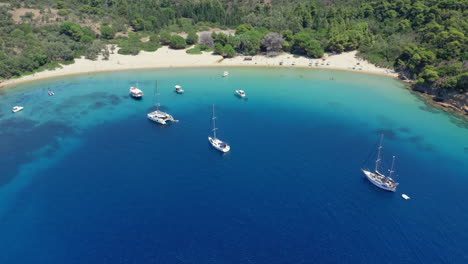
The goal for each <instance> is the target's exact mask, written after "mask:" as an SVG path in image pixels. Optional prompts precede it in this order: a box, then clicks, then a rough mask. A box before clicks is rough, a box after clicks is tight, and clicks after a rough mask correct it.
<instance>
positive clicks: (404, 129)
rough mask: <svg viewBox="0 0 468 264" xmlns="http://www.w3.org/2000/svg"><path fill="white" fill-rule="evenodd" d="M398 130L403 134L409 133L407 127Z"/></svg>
mask: <svg viewBox="0 0 468 264" xmlns="http://www.w3.org/2000/svg"><path fill="white" fill-rule="evenodd" d="M398 130H399V131H400V132H403V133H411V130H410V129H409V128H407V127H400V128H399V129H398Z"/></svg>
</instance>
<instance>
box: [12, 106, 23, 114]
mask: <svg viewBox="0 0 468 264" xmlns="http://www.w3.org/2000/svg"><path fill="white" fill-rule="evenodd" d="M23 109H24V107H23V106H19V105H17V106H13V109H12V110H11V111H12V112H13V113H17V112H19V111H21V110H23Z"/></svg>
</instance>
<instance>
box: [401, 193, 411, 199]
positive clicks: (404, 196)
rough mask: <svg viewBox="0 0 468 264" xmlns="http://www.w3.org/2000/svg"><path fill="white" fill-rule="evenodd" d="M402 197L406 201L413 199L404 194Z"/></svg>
mask: <svg viewBox="0 0 468 264" xmlns="http://www.w3.org/2000/svg"><path fill="white" fill-rule="evenodd" d="M401 197H403V199H405V200H409V199H411V197H409V196H408V195H406V194H402V195H401Z"/></svg>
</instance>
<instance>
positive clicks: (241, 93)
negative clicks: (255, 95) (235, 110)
mask: <svg viewBox="0 0 468 264" xmlns="http://www.w3.org/2000/svg"><path fill="white" fill-rule="evenodd" d="M236 94H237V95H239V96H240V97H241V98H244V97H245V92H244V90H236Z"/></svg>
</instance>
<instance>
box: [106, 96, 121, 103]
mask: <svg viewBox="0 0 468 264" xmlns="http://www.w3.org/2000/svg"><path fill="white" fill-rule="evenodd" d="M107 100H108V101H109V102H110V104H111V105H118V104H120V103H121V102H122V99H120V98H119V97H118V96H117V95H113V94H111V95H109V96H107Z"/></svg>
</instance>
